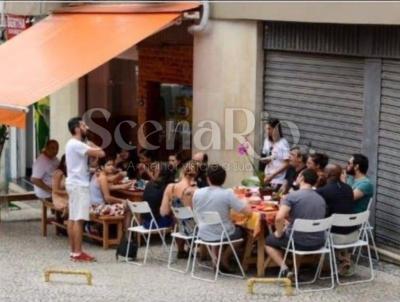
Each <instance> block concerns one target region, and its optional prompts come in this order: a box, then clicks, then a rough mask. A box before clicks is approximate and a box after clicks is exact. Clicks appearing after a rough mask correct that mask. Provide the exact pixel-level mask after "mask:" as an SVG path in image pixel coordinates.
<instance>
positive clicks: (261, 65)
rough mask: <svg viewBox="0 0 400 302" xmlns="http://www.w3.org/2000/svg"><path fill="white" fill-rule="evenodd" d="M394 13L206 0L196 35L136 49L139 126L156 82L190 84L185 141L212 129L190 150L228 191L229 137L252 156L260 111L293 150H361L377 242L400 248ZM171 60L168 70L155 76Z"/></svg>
mask: <svg viewBox="0 0 400 302" xmlns="http://www.w3.org/2000/svg"><path fill="white" fill-rule="evenodd" d="M15 5H17V4H15ZM29 5H32V4H29ZM399 8H400V7H399V4H398V3H394V2H385V3H377V2H368V3H355V2H327V3H323V2H322V1H321V2H318V3H315V2H298V3H294V2H291V3H285V2H262V3H223V2H218V3H212V4H211V18H210V20H209V21H208V25H207V27H206V30H205V31H203V32H201V33H195V34H194V35H193V37H192V38H187V40H185V41H182V40H180V39H182V33H181V34H178V33H175V34H173V35H172V38H171V37H168V38H166V39H167V43H166V41H162V39H163V38H160V40H157V39H156V40H155V41H151V38H149V39H147V42H146V40H145V41H143V43H142V44H139V45H138V47H137V52H138V56H137V58H138V62H137V64H138V66H139V75H138V82H139V85H138V94H137V99H136V100H135V101H136V102H137V104H138V116H137V119H138V121H139V120H141V121H145V120H147V119H148V118H151V117H152V114H153V113H154V112H153V109H152V108H154V106H153V105H154V103H157V102H156V100H157V99H158V98H159V96H160V93H159V92H158V93H157V89H159V84H160V83H163V82H164V83H167V82H170V84H171V83H176V84H184V85H190V84H191V83H190V82H192V90H193V105H192V106H193V113H192V115H193V117H192V133H193V137H192V140H193V141H194V140H195V139H196V138H195V137H194V136H195V134H196V132H198V131H201V130H202V129H203V130H204V129H205V128H209V129H211V128H212V125H216V126H218V127H217V128H218V129H219V130H215V129H214V130H215V131H213V132H211V130H210V131H209V132H208V134H206V135H205V136H204V141H203V142H202V144H200V145H201V148H198V147H199V146H198V145H197V146H194V149H193V151H199V150H202V149H204V151H205V152H207V153H208V154H209V157H210V161H212V162H219V163H222V164H225V165H227V167H228V168H229V169H230V170H229V171H230V173H229V179H228V182H227V185H228V186H233V185H237V184H239V183H240V180H241V179H243V178H244V177H245V176H248V175H251V174H252V171H250V170H248V169H246V168H245V167H246V164H247V160H246V158H242V157H239V156H238V154H237V152H236V147H237V140H236V139H235V137H232V135H231V133H232V132H236V133H244V134H248V135H247V137H248V139H249V141H250V142H251V143H253V145H254V148H255V149H256V151H258V150H259V149H260V147H261V143H262V140H263V132H262V125H263V122H265V119H266V117H268V116H273V117H277V118H279V119H281V120H282V121H283V124H284V125H285V127H284V133H285V136H287V137H288V139H289V141H290V142H291V143H292V144H299V145H304V146H307V147H309V148H312V149H314V150H316V151H321V152H326V153H327V154H328V155H329V156H330V157H331V159H332V161H334V162H337V163H340V164H342V165H343V164H344V163H345V162H346V161H347V160H348V159H349V157H350V156H351V154H353V153H359V152H361V153H364V154H365V155H367V156H368V158H369V160H370V171H369V176H370V177H371V179H372V181H373V182H374V184H375V185H376V196H375V206H374V209H373V214H372V220H373V221H374V223H375V232H376V238H377V241H378V243H379V244H380V245H381V246H383V247H385V248H387V249H393V250H395V251H398V250H399V247H400V231H399V230H400V204H399V202H398V201H397V194H398V193H399V192H400V173H399V172H398V168H399V167H400V160H399V158H398V153H399V152H398V151H399V149H400V147H398V146H399V142H400V118H399V117H400V97H399V92H400V61H399V59H400V44H399V43H400V42H399V41H400V30H399V28H400V27H399V24H400V21H398V16H397V12H398V10H399ZM35 9H38V8H35ZM41 9H43V7H41ZM186 29H187V28H185V32H186ZM164 38H165V37H164ZM168 41H169V42H168ZM160 45H164V49H162V50H160V51H159V52H157V50H155V49H160V48H159V47H160ZM171 53H172V54H171ZM174 53H175V55H174ZM177 53H179V55H176V54H177ZM163 56H164V57H163ZM190 56H192V61H191V60H190ZM177 57H178V58H177ZM179 57H182V60H178V59H179ZM168 60H169V61H168ZM160 62H162V63H160ZM182 62H186V63H182ZM170 63H172V65H173V66H174V68H175V69H174V68H172V67H171V68H170V70H175V71H172V72H169V71H165V70H163V69H162V68H163V66H167V65H168V64H170ZM182 64H184V65H183V66H184V67H183V68H184V70H183V71H182V72H179V68H182ZM177 70H178V73H179V75H177V74H176V73H177ZM191 70H192V72H189V71H191ZM158 71H159V72H158ZM190 73H192V78H191V76H190ZM188 74H189V75H188ZM154 83H155V84H154ZM152 85H153V86H152ZM149 87H150V88H149ZM79 99H80V97H79V85H78V84H77V83H73V84H71V85H70V86H69V87H67V88H65V90H63V91H61V92H57V93H56V94H54V95H52V96H51V106H52V109H51V110H52V115H51V116H52V117H53V118H55V117H57V118H59V121H60V122H59V123H55V124H53V123H52V129H51V133H52V137H55V138H57V139H59V140H60V141H61V142H63V141H65V138H66V137H67V136H68V134H67V133H66V129H65V128H64V130H62V129H61V127H64V125H65V121H66V120H67V119H68V118H69V117H70V116H72V115H75V114H76V113H77V112H78V108H79V102H80V101H79ZM151 104H153V105H151ZM60 110H62V112H61V111H60ZM249 113H251V114H249ZM61 121H62V122H61ZM218 131H219V132H218ZM217 132H218V133H217ZM214 135H217V136H218V139H219V140H218V142H217V143H216V144H212V142H214V140H212V139H211V138H212V137H213V136H214ZM232 163H234V164H233V165H232Z"/></svg>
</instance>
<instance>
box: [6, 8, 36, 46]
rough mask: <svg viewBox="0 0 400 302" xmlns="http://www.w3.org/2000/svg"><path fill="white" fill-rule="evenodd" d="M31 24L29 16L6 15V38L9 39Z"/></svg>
mask: <svg viewBox="0 0 400 302" xmlns="http://www.w3.org/2000/svg"><path fill="white" fill-rule="evenodd" d="M31 25H32V21H31V17H29V16H18V15H11V14H7V15H6V38H7V40H10V39H11V38H13V37H15V36H16V35H18V34H19V33H21V32H23V31H24V30H25V29H27V28H28V27H30V26H31Z"/></svg>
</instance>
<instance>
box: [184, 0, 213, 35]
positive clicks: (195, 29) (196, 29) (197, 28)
mask: <svg viewBox="0 0 400 302" xmlns="http://www.w3.org/2000/svg"><path fill="white" fill-rule="evenodd" d="M201 4H202V6H203V13H202V16H201V20H200V23H199V24H196V25H192V26H190V27H189V28H188V31H189V32H190V33H191V34H194V33H200V32H202V31H204V29H205V28H206V26H207V23H208V19H209V17H210V3H209V2H208V0H207V1H201Z"/></svg>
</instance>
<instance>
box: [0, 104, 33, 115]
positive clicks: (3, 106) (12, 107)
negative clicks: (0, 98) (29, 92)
mask: <svg viewBox="0 0 400 302" xmlns="http://www.w3.org/2000/svg"><path fill="white" fill-rule="evenodd" d="M0 109H5V110H9V111H17V112H25V113H27V112H29V108H28V107H25V106H18V105H9V104H0Z"/></svg>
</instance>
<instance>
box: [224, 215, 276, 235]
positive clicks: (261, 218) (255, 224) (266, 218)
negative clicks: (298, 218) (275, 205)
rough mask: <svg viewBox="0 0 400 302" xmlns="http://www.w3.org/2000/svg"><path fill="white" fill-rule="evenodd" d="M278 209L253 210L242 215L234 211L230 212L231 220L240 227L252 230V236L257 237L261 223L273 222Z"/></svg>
mask: <svg viewBox="0 0 400 302" xmlns="http://www.w3.org/2000/svg"><path fill="white" fill-rule="evenodd" d="M277 212H278V211H269V212H261V211H254V212H252V214H251V216H247V215H244V214H242V213H238V212H235V211H232V212H231V219H232V220H233V222H234V223H235V224H236V225H238V226H241V227H242V228H245V229H248V230H251V231H253V237H257V236H258V234H260V231H261V224H262V223H267V224H273V223H274V221H275V216H276V213H277Z"/></svg>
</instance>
